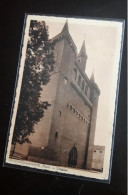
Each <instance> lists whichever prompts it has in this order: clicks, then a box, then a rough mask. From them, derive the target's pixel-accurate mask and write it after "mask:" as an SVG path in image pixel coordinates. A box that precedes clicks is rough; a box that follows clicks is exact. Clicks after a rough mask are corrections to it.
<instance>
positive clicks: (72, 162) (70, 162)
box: [68, 146, 77, 167]
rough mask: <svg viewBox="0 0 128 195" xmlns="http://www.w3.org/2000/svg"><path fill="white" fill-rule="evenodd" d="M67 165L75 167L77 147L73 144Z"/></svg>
mask: <svg viewBox="0 0 128 195" xmlns="http://www.w3.org/2000/svg"><path fill="white" fill-rule="evenodd" d="M68 166H69V167H76V166H77V148H76V147H75V146H74V147H72V149H71V150H70V153H69V158H68Z"/></svg>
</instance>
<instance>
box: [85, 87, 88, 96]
mask: <svg viewBox="0 0 128 195" xmlns="http://www.w3.org/2000/svg"><path fill="white" fill-rule="evenodd" d="M87 93H88V86H87V85H86V87H85V94H86V95H87Z"/></svg>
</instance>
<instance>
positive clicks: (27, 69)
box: [12, 20, 55, 145]
mask: <svg viewBox="0 0 128 195" xmlns="http://www.w3.org/2000/svg"><path fill="white" fill-rule="evenodd" d="M48 37H49V35H48V27H47V26H46V24H45V22H44V21H41V22H40V21H36V20H32V21H31V23H30V29H29V40H28V44H27V50H26V59H25V66H24V75H23V80H22V87H21V93H20V100H19V105H18V110H17V118H16V123H15V129H14V134H13V139H12V144H14V145H15V144H16V143H19V144H23V143H25V142H27V143H31V142H30V140H29V135H30V134H32V133H34V125H35V124H36V123H38V122H39V121H40V119H41V118H42V117H43V116H44V110H45V109H47V108H48V106H49V105H50V104H49V103H48V102H42V101H41V100H40V96H41V92H42V90H43V88H42V86H43V85H46V84H47V83H48V82H49V81H50V72H51V71H53V67H54V63H55V62H54V53H53V52H54V45H53V43H52V42H51V41H50V40H49V38H48Z"/></svg>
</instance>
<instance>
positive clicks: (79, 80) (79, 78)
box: [78, 75, 81, 86]
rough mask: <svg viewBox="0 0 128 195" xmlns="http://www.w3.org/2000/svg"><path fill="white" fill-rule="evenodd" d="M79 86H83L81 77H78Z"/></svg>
mask: <svg viewBox="0 0 128 195" xmlns="http://www.w3.org/2000/svg"><path fill="white" fill-rule="evenodd" d="M78 85H79V86H80V85H81V76H80V75H79V77H78Z"/></svg>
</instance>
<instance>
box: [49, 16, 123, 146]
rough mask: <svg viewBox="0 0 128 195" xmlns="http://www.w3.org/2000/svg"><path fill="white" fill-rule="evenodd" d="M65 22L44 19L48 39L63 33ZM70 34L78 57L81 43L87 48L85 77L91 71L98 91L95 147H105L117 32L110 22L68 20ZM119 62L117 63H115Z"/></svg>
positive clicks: (111, 109) (113, 89)
mask: <svg viewBox="0 0 128 195" xmlns="http://www.w3.org/2000/svg"><path fill="white" fill-rule="evenodd" d="M65 22H66V18H64V19H63V18H62V19H60V20H55V19H51V18H49V19H47V20H46V24H47V25H48V28H49V38H52V37H54V36H56V35H57V34H59V33H60V32H61V31H62V28H63V26H64V24H65ZM68 26H69V33H70V35H71V36H72V38H73V40H74V43H75V44H76V46H77V51H78V53H79V51H80V48H81V46H82V43H83V40H85V44H86V53H87V56H88V59H87V64H86V70H85V72H86V74H87V75H88V77H89V78H90V76H91V74H92V72H93V70H94V77H95V82H96V83H97V85H98V86H99V88H100V91H101V94H100V96H99V103H98V112H97V123H96V134H95V144H96V145H106V142H107V141H108V140H107V139H106V138H108V134H112V130H113V119H114V110H115V94H116V84H117V78H118V65H119V55H118V54H119V51H118V50H119V48H118V49H117V45H118V44H120V40H118V35H119V30H118V28H117V25H111V23H110V22H108V23H107V22H106V23H104V25H103V24H101V23H100V22H99V23H98V22H97V21H93V22H89V21H86V20H83V21H82V22H81V21H80V20H78V19H76V20H72V19H68ZM117 58H118V59H117Z"/></svg>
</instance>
